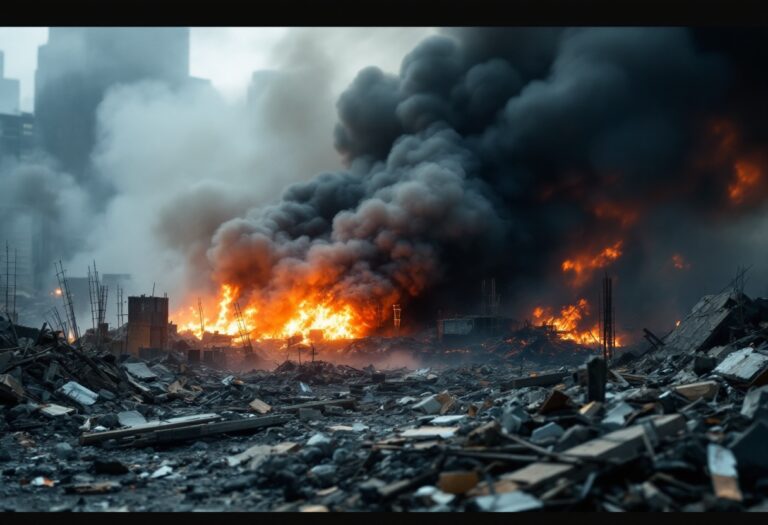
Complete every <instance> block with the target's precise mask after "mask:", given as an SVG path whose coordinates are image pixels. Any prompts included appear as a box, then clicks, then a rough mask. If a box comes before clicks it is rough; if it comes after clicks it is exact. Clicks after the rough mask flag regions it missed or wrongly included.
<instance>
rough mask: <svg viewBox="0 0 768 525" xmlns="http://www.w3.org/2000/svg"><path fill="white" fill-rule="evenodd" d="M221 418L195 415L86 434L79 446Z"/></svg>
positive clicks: (215, 415) (212, 415)
mask: <svg viewBox="0 0 768 525" xmlns="http://www.w3.org/2000/svg"><path fill="white" fill-rule="evenodd" d="M220 419H221V416H220V415H218V414H197V415H194V416H186V417H179V418H173V419H169V420H167V421H151V422H149V423H146V424H144V425H137V426H135V427H130V428H121V429H118V430H108V431H106V432H87V433H85V434H83V435H82V436H80V444H81V445H93V444H94V443H101V442H102V441H107V440H109V439H122V438H125V437H131V436H137V435H139V434H144V433H147V432H153V431H155V430H165V429H171V428H179V427H186V426H190V425H199V424H200V423H209V422H211V421H218V420H220Z"/></svg>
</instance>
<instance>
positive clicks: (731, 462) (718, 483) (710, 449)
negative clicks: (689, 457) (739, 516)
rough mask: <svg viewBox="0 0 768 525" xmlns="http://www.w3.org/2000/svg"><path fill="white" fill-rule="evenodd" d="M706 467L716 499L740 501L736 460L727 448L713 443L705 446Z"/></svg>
mask: <svg viewBox="0 0 768 525" xmlns="http://www.w3.org/2000/svg"><path fill="white" fill-rule="evenodd" d="M707 465H708V467H709V473H710V475H711V476H712V486H713V487H714V491H715V496H717V497H718V498H724V499H730V500H734V501H741V500H742V499H743V496H742V495H741V490H739V477H738V474H737V473H736V458H735V457H734V455H733V453H732V452H731V451H730V450H728V449H727V448H724V447H721V446H720V445H716V444H714V443H710V444H709V445H708V446H707Z"/></svg>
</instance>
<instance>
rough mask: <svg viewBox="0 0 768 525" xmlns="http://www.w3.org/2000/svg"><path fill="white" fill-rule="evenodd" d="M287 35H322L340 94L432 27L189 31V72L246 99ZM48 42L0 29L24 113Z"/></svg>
mask: <svg viewBox="0 0 768 525" xmlns="http://www.w3.org/2000/svg"><path fill="white" fill-rule="evenodd" d="M290 31H311V32H320V33H323V37H324V38H323V40H322V41H323V42H324V47H325V51H326V53H327V54H328V55H329V56H332V57H338V59H339V60H338V62H337V63H338V65H339V66H338V70H337V71H336V75H335V82H334V90H335V91H336V92H337V93H340V92H341V91H342V90H343V89H344V88H345V87H346V85H347V84H348V83H349V82H350V81H351V80H352V78H353V77H354V75H355V73H356V72H357V71H359V70H360V69H361V68H363V67H365V66H368V65H376V66H378V67H380V68H382V69H383V70H385V71H389V72H396V71H397V70H398V69H399V67H400V61H401V60H402V57H403V55H405V53H407V52H408V51H410V50H411V49H412V48H413V46H414V45H415V44H416V43H417V42H418V41H419V40H421V39H422V38H423V37H425V36H427V35H428V34H430V33H432V32H433V31H434V29H432V28H416V27H405V28H399V27H397V28H387V27H365V28H352V27H344V28H301V29H296V28H284V27H223V28H211V27H202V28H192V31H191V57H190V69H191V73H192V75H194V76H197V77H202V78H208V79H210V80H211V81H212V82H213V84H214V85H215V86H216V87H217V88H218V89H219V91H221V93H222V94H224V95H225V96H226V97H227V98H228V99H230V100H236V99H238V98H240V97H242V96H244V94H245V88H246V87H247V85H248V82H249V81H250V78H251V74H252V73H253V72H254V71H256V70H258V69H269V68H272V67H275V61H276V59H277V58H276V57H275V53H274V50H275V47H276V46H277V44H278V43H279V42H280V40H281V39H282V38H284V37H285V36H286V35H287V34H288V33H289V32H290ZM47 39H48V28H46V27H12V28H11V27H0V50H2V51H4V52H5V76H6V77H8V78H17V79H19V80H20V81H21V108H22V111H32V109H33V107H32V106H33V101H34V75H35V68H36V63H37V47H38V46H39V45H41V44H44V43H45V42H46V41H47Z"/></svg>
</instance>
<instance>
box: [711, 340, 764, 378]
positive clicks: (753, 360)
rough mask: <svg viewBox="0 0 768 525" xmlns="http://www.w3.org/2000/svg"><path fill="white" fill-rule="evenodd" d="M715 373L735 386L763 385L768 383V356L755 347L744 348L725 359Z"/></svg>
mask: <svg viewBox="0 0 768 525" xmlns="http://www.w3.org/2000/svg"><path fill="white" fill-rule="evenodd" d="M714 373H715V374H718V375H720V376H722V377H723V378H725V379H727V380H728V381H729V382H731V383H733V384H734V385H735V386H740V387H749V386H762V385H765V384H766V383H768V356H766V355H763V354H760V353H758V352H756V351H755V349H754V348H742V349H741V350H738V351H736V352H733V353H732V354H730V355H729V356H728V357H726V358H725V359H723V361H722V362H721V363H720V364H719V365H717V367H716V368H715V370H714Z"/></svg>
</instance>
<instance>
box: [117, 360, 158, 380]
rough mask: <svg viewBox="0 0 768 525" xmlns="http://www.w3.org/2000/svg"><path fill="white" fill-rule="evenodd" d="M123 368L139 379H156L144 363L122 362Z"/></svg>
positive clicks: (155, 375)
mask: <svg viewBox="0 0 768 525" xmlns="http://www.w3.org/2000/svg"><path fill="white" fill-rule="evenodd" d="M122 366H123V368H125V370H126V371H127V372H128V373H129V374H131V375H132V376H133V377H135V378H136V379H138V380H140V381H154V380H155V379H157V374H155V373H154V372H153V371H152V370H150V369H149V367H148V366H147V365H146V364H145V363H141V362H139V363H123V365H122Z"/></svg>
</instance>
